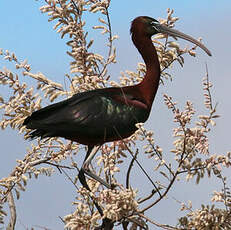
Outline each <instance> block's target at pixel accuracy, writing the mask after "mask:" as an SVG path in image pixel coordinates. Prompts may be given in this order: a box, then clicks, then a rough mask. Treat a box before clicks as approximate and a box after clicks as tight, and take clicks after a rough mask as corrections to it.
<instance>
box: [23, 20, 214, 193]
mask: <svg viewBox="0 0 231 230" xmlns="http://www.w3.org/2000/svg"><path fill="white" fill-rule="evenodd" d="M130 33H131V38H132V42H133V44H134V45H135V47H136V48H137V50H138V52H139V53H140V54H141V56H142V58H143V60H144V63H145V65H146V73H145V75H144V77H143V79H142V81H141V82H140V83H138V84H135V85H132V86H125V87H109V88H103V89H95V90H90V91H86V92H81V93H77V94H75V95H73V96H72V97H70V98H68V99H65V100H63V101H61V102H58V103H54V104H51V105H48V106H46V107H44V108H41V109H39V110H37V111H35V112H33V113H32V114H31V115H30V116H28V117H27V118H26V119H25V120H24V122H23V125H24V126H26V128H27V129H30V130H31V131H30V133H29V138H30V139H34V138H39V137H40V138H49V137H63V138H65V139H68V140H71V141H75V142H78V143H79V144H83V145H86V146H87V147H88V150H87V153H86V157H85V159H84V163H83V165H82V168H81V170H80V171H79V178H80V182H81V183H82V184H83V185H84V186H85V187H88V185H87V184H86V179H85V174H87V175H88V176H90V177H92V178H93V179H95V180H97V181H99V182H100V183H101V184H103V185H105V186H106V187H108V188H111V185H109V184H108V183H107V182H106V181H104V180H103V179H101V178H100V177H99V176H97V175H95V174H94V173H93V172H91V170H90V169H89V164H90V162H91V160H92V159H93V157H94V156H95V154H96V152H97V150H98V149H99V147H100V146H101V145H102V144H104V143H106V142H112V141H118V140H122V139H125V138H127V137H130V136H131V135H132V134H133V133H134V132H135V131H136V130H137V126H136V124H137V123H144V122H145V121H147V119H148V117H149V115H150V111H151V108H152V105H153V101H154V98H155V95H156V93H157V90H158V87H159V82H160V74H161V71H160V64H159V60H158V55H157V51H156V49H155V46H154V45H153V42H152V39H151V37H152V36H153V35H155V34H158V33H162V34H166V35H168V36H173V37H174V38H176V37H179V38H182V39H185V40H188V41H189V42H192V43H194V44H196V45H197V46H199V47H200V48H201V49H203V50H204V51H205V52H206V53H207V54H208V55H209V56H211V52H210V51H209V50H208V49H207V48H206V47H205V46H204V45H203V44H202V43H200V42H199V41H197V40H196V39H194V38H192V37H191V36H189V35H186V34H184V33H182V32H180V31H177V30H175V29H172V28H169V27H167V26H165V25H163V24H161V23H160V22H159V21H157V20H155V19H153V18H151V17H148V16H139V17H136V18H135V19H134V20H133V21H132V23H131V28H130ZM88 189H89V187H88Z"/></svg>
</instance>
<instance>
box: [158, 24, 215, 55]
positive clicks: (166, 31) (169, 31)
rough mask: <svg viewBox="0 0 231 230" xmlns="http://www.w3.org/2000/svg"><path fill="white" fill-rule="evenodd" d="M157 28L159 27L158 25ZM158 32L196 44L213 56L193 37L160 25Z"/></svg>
mask: <svg viewBox="0 0 231 230" xmlns="http://www.w3.org/2000/svg"><path fill="white" fill-rule="evenodd" d="M156 26H157V25H156ZM157 27H158V31H159V32H160V33H163V34H168V35H170V36H173V37H179V38H182V39H185V40H187V41H190V42H192V43H194V44H195V45H197V46H199V47H200V48H201V49H203V50H204V51H205V52H206V53H207V54H208V55H209V56H212V54H211V52H210V51H209V50H208V49H207V48H206V47H205V46H204V45H203V44H202V43H201V42H199V41H197V40H196V39H194V38H192V37H191V36H189V35H187V34H184V33H182V32H180V31H178V30H174V29H171V28H169V27H167V26H165V25H161V24H158V26H157Z"/></svg>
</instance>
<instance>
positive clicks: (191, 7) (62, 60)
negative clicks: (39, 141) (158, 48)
mask: <svg viewBox="0 0 231 230" xmlns="http://www.w3.org/2000/svg"><path fill="white" fill-rule="evenodd" d="M41 2H42V1H39V2H37V1H28V0H21V1H12V0H1V1H0V10H1V14H0V28H1V32H0V33H1V36H0V48H3V49H8V50H10V51H12V52H15V53H16V55H17V56H18V57H19V59H28V61H29V63H30V64H31V66H32V72H37V71H41V72H43V73H44V74H46V75H47V76H48V77H50V78H51V79H54V80H58V81H59V82H61V83H63V76H64V74H65V73H66V72H68V70H69V61H70V58H69V57H67V55H66V45H65V41H64V40H61V39H60V38H59V35H58V34H57V33H56V32H55V31H53V30H52V24H51V23H48V22H47V16H46V15H45V14H44V15H43V14H41V13H40V11H39V9H38V8H39V6H40V5H41ZM131 3H132V4H131ZM141 3H142V4H141ZM167 8H173V9H175V15H176V16H178V17H180V19H181V20H180V21H179V23H178V24H177V26H176V28H177V29H179V30H181V31H182V32H185V33H188V34H190V35H192V36H194V37H195V38H198V37H202V38H203V41H204V44H205V45H206V46H207V47H208V48H209V49H210V50H211V51H212V54H213V56H212V57H208V56H206V54H204V53H203V52H202V51H199V50H198V57H197V58H192V57H188V58H186V59H185V62H186V63H185V67H184V68H183V69H182V68H181V67H180V66H178V65H176V66H175V67H174V68H173V69H172V70H171V72H172V73H173V75H174V81H173V82H169V83H166V85H165V86H164V87H163V86H162V87H160V89H159V91H158V94H157V96H156V99H155V102H154V108H153V109H152V113H151V115H150V119H149V121H148V122H147V124H146V127H149V128H150V129H153V130H154V133H155V138H156V141H157V142H158V143H159V144H160V146H161V147H163V148H164V149H166V152H168V150H169V149H170V148H171V146H170V144H169V143H171V141H166V140H168V139H169V138H171V129H172V128H173V127H174V126H173V124H172V116H171V113H170V112H168V111H167V110H166V108H165V106H164V105H163V96H162V95H163V94H164V93H167V94H169V95H171V96H172V97H173V98H175V100H177V101H179V102H180V103H181V105H183V104H184V102H185V101H186V100H188V99H191V100H192V101H193V102H194V104H195V107H196V108H199V109H200V111H199V114H200V113H203V112H204V109H203V97H202V94H203V92H202V85H201V81H202V77H203V76H204V75H205V63H207V64H208V69H209V75H210V79H211V81H212V82H213V84H214V86H215V87H214V88H213V91H212V93H213V95H214V101H215V102H216V101H217V102H218V103H219V105H218V113H219V114H221V115H222V116H221V118H220V119H219V120H217V126H216V127H215V129H214V131H212V132H211V135H210V138H211V139H210V140H211V142H212V144H211V147H210V148H211V152H212V153H218V154H219V153H223V152H226V151H228V150H230V149H231V148H230V112H231V111H230V110H231V109H230V100H229V98H230V94H231V93H230V85H231V75H230V54H229V53H230V47H229V46H230V38H231V32H230V29H229V24H230V22H231V16H230V10H231V2H230V0H221V1H217V0H203V1H199V0H194V1H188V0H185V1H182V0H181V1H180V0H175V1H172V0H162V1H153V0H143V1H140V0H133V1H131V0H130V1H122V0H114V1H112V5H111V8H110V12H111V20H112V28H113V31H114V33H117V34H118V35H119V37H120V39H119V40H118V41H117V42H116V44H117V55H118V56H117V60H118V63H117V64H116V65H114V66H113V67H112V68H111V69H112V75H113V78H115V79H116V78H117V77H118V76H119V73H120V71H124V70H126V69H129V70H134V69H135V68H136V63H137V61H141V58H140V56H139V54H138V52H137V51H136V49H135V48H134V47H133V45H132V43H131V41H130V35H129V27H130V22H131V20H132V19H134V18H135V17H136V16H139V15H148V16H151V17H154V18H157V19H158V18H159V17H165V15H166V9H167ZM91 20H92V21H91V23H92V24H94V21H93V20H95V19H94V17H92V19H91ZM96 39H97V38H96ZM99 39H100V38H99ZM179 43H181V41H180V40H179ZM96 44H98V45H99V46H98V47H95V48H96V49H97V50H99V51H101V49H102V48H101V44H100V42H98V43H97V42H96ZM184 44H186V43H184ZM102 47H103V46H102ZM101 52H102V51H101ZM127 55H129V58H128V57H127ZM3 65H6V62H4V61H2V60H0V68H2V66H3ZM0 90H1V93H0V94H4V95H6V96H8V95H9V92H8V89H5V88H3V87H0ZM156 121H158V122H156ZM169 130H170V131H169ZM166 142H168V144H167V143H166ZM0 143H1V147H2V148H1V152H0V154H1V157H2V159H4V160H2V161H1V162H0V168H1V170H0V177H4V176H7V175H8V174H9V173H10V169H11V168H13V167H14V165H15V159H22V158H23V156H24V153H25V150H26V147H29V146H30V143H28V142H27V141H24V139H23V136H22V135H21V136H20V135H19V134H18V133H17V131H12V130H11V129H7V130H6V131H0ZM145 166H146V167H147V168H150V170H151V169H152V167H153V166H152V165H148V163H147V164H146V165H145ZM150 172H151V171H150ZM134 176H136V175H134ZM178 186H179V185H177V186H175V187H174V188H173V190H172V192H171V193H170V198H169V199H167V200H166V201H164V202H162V203H161V204H160V205H159V206H158V207H156V208H154V209H153V210H152V211H151V212H149V213H148V215H149V216H150V217H154V218H155V219H154V220H156V221H159V222H162V223H175V220H176V216H174V215H173V212H174V213H175V211H174V210H175V209H177V208H178V209H179V206H178V205H177V204H175V203H174V201H172V200H171V197H175V198H177V199H179V200H182V201H187V200H188V199H192V200H193V201H194V203H195V206H196V207H199V206H200V203H201V202H202V201H204V202H205V203H206V202H209V200H210V198H211V193H212V191H213V190H215V189H219V188H221V184H220V183H219V182H218V181H217V180H215V179H213V180H210V183H209V184H208V181H206V182H202V183H201V184H200V185H199V186H195V185H194V183H188V184H187V186H185V185H184V187H183V189H180V190H179V187H178ZM180 186H181V185H180ZM182 186H183V183H182ZM144 187H145V188H146V185H145V186H144ZM74 194H75V191H74V188H73V187H72V186H71V185H70V183H69V182H68V181H67V180H66V178H64V177H63V176H62V175H60V174H58V173H56V175H55V176H54V177H51V178H47V177H41V178H40V179H39V180H37V181H35V180H32V181H30V182H29V185H28V186H27V191H26V192H25V193H24V194H22V197H21V199H20V200H19V201H17V205H18V207H19V208H18V212H19V213H18V228H17V229H25V228H24V227H23V226H26V227H32V226H35V225H40V226H46V227H48V228H50V229H62V223H61V222H60V220H59V218H58V216H64V215H65V214H68V213H70V212H71V211H72V210H73V208H72V207H71V201H72V197H73V195H74ZM190 194H191V195H192V194H200V196H196V198H192V197H191V196H190ZM166 207H168V208H166ZM182 215H183V213H182ZM35 229H36V228H35Z"/></svg>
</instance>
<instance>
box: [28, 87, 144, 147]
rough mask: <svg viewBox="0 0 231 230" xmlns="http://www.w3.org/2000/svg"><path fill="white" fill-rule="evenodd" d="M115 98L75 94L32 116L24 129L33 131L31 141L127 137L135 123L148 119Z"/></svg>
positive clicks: (108, 94)
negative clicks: (40, 138) (59, 138)
mask: <svg viewBox="0 0 231 230" xmlns="http://www.w3.org/2000/svg"><path fill="white" fill-rule="evenodd" d="M115 95H116V96H118V91H113V90H112V91H109V90H108V91H101V90H94V91H89V92H84V93H79V94H76V95H74V96H73V97H71V98H70V99H67V100H65V101H62V102H59V103H56V104H52V105H50V106H47V107H45V108H43V109H40V110H38V111H36V112H34V113H32V115H31V116H30V117H28V118H27V119H26V120H25V121H24V125H26V127H27V128H29V129H33V130H35V131H33V132H31V135H30V136H31V138H34V137H37V136H40V137H54V136H61V137H65V138H67V139H72V140H77V141H79V142H80V143H81V142H84V141H81V140H82V139H84V140H85V139H89V140H92V142H93V141H94V140H95V141H96V139H97V140H102V141H101V142H106V141H109V140H115V139H119V138H118V133H119V134H120V136H121V137H127V136H130V135H131V134H132V133H133V132H134V131H135V130H136V127H135V123H138V122H144V121H145V120H146V119H147V116H148V115H147V114H146V113H145V111H144V110H143V109H140V108H136V107H134V106H129V105H126V104H125V103H122V102H120V101H118V100H115V99H113V97H115ZM123 96H124V95H123ZM116 133H117V134H116ZM115 136H116V137H115ZM96 142H97V141H96Z"/></svg>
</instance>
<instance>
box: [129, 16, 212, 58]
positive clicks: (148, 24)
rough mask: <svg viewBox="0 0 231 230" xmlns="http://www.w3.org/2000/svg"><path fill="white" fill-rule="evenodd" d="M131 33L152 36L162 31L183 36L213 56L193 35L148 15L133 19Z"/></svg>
mask: <svg viewBox="0 0 231 230" xmlns="http://www.w3.org/2000/svg"><path fill="white" fill-rule="evenodd" d="M130 32H131V34H140V33H141V34H142V35H145V36H148V37H151V36H152V35H155V34H158V33H162V34H167V35H169V36H173V37H178V38H182V39H184V40H187V41H190V42H192V43H194V44H195V45H197V46H199V47H200V48H201V49H203V50H204V51H205V52H206V53H207V54H208V55H209V56H211V55H212V54H211V52H210V51H209V50H208V49H207V48H206V47H205V46H204V45H203V44H202V43H201V42H199V41H197V40H196V39H194V38H192V37H191V36H189V35H187V34H184V33H182V32H180V31H178V30H174V29H171V28H169V27H167V26H165V25H162V24H160V23H159V21H157V20H156V19H154V18H151V17H148V16H140V17H137V18H135V19H134V20H133V21H132V24H131V29H130Z"/></svg>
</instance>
